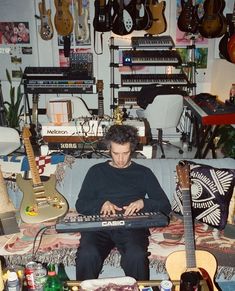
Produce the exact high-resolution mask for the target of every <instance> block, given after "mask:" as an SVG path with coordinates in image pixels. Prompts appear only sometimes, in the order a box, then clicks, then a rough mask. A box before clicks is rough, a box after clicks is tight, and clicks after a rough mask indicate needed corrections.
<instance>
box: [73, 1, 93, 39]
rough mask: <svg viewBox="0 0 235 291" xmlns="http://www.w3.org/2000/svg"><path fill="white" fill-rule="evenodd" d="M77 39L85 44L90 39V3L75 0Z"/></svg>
mask: <svg viewBox="0 0 235 291" xmlns="http://www.w3.org/2000/svg"><path fill="white" fill-rule="evenodd" d="M74 14H75V15H74V16H75V24H74V26H75V38H76V40H77V41H80V42H81V41H82V42H85V41H87V40H89V38H90V30H89V25H88V14H89V12H88V1H85V2H84V1H82V0H75V11H74Z"/></svg>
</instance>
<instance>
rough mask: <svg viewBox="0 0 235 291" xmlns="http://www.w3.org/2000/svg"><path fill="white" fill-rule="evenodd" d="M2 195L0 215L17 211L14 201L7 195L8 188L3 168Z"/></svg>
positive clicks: (0, 176)
mask: <svg viewBox="0 0 235 291" xmlns="http://www.w3.org/2000/svg"><path fill="white" fill-rule="evenodd" d="M0 194H1V203H0V213H6V212H10V211H15V210H16V209H15V207H14V205H13V203H12V201H11V200H10V199H9V196H8V193H7V186H6V183H5V181H4V178H3V174H2V170H1V166H0Z"/></svg>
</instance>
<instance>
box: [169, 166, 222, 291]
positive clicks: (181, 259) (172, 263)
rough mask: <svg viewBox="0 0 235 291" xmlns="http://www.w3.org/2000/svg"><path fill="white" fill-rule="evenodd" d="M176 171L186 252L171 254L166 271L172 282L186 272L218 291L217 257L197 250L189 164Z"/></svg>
mask: <svg viewBox="0 0 235 291" xmlns="http://www.w3.org/2000/svg"><path fill="white" fill-rule="evenodd" d="M176 171H177V176H178V179H179V185H180V187H181V191H182V195H183V214H184V239H185V251H176V252H173V253H172V254H170V255H169V256H168V257H167V259H166V270H167V272H168V275H169V277H170V279H171V280H180V278H181V275H182V274H185V273H186V272H195V273H198V274H199V275H200V277H201V278H202V279H204V280H205V281H206V283H207V286H208V289H209V290H210V291H212V290H214V291H216V290H218V289H217V287H216V286H215V283H214V276H215V273H216V269H217V263H216V259H215V257H214V256H213V255H212V254H211V253H209V252H207V251H203V250H195V240H194V232H193V218H192V210H191V195H190V194H191V193H190V190H189V189H190V177H189V172H190V169H189V164H187V163H185V164H181V163H179V164H178V165H177V166H176ZM205 268H206V269H205Z"/></svg>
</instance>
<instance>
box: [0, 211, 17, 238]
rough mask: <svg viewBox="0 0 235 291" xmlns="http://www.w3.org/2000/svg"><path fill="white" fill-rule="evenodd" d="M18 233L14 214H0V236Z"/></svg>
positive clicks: (11, 212)
mask: <svg viewBox="0 0 235 291" xmlns="http://www.w3.org/2000/svg"><path fill="white" fill-rule="evenodd" d="M18 232H20V229H19V226H18V223H17V220H16V216H15V212H13V211H9V212H5V213H0V235H6V234H13V233H18Z"/></svg>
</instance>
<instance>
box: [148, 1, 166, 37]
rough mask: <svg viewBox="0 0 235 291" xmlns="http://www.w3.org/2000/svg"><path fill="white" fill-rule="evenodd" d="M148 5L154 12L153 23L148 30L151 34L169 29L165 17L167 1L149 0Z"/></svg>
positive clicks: (152, 12)
mask: <svg viewBox="0 0 235 291" xmlns="http://www.w3.org/2000/svg"><path fill="white" fill-rule="evenodd" d="M149 1H150V3H149V4H148V7H149V9H150V11H151V14H152V24H151V26H150V28H148V29H146V32H147V33H148V34H150V35H155V34H161V33H163V32H165V31H166V29H167V22H166V18H165V8H166V1H161V2H158V1H157V0H149Z"/></svg>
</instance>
